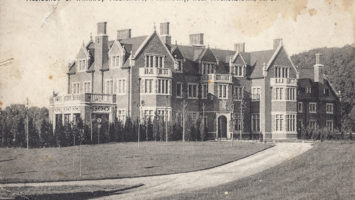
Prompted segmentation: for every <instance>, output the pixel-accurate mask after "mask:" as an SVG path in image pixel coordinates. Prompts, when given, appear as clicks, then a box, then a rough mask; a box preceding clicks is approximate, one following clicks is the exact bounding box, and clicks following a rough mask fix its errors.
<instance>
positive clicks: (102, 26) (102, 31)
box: [97, 22, 107, 35]
mask: <svg viewBox="0 0 355 200" xmlns="http://www.w3.org/2000/svg"><path fill="white" fill-rule="evenodd" d="M106 25H107V22H99V23H97V35H106Z"/></svg>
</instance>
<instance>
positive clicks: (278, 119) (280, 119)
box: [275, 114, 284, 131]
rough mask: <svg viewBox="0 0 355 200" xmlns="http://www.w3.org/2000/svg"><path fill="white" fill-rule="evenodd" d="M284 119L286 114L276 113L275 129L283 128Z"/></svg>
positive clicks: (280, 129)
mask: <svg viewBox="0 0 355 200" xmlns="http://www.w3.org/2000/svg"><path fill="white" fill-rule="evenodd" d="M283 120H284V116H283V115H282V114H276V115H275V131H282V130H283Z"/></svg>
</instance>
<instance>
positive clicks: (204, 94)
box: [201, 84, 208, 99]
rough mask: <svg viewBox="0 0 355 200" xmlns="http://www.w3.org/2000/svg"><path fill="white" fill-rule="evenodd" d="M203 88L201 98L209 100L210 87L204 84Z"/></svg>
mask: <svg viewBox="0 0 355 200" xmlns="http://www.w3.org/2000/svg"><path fill="white" fill-rule="evenodd" d="M201 87H202V94H201V97H202V99H207V94H208V85H207V84H202V85H201Z"/></svg>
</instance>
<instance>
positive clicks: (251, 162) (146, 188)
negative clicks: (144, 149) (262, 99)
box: [0, 143, 312, 199]
mask: <svg viewBox="0 0 355 200" xmlns="http://www.w3.org/2000/svg"><path fill="white" fill-rule="evenodd" d="M311 147H312V146H311V144H310V143H277V144H276V145H275V146H274V147H272V148H269V149H267V150H265V151H261V152H259V153H256V154H254V155H252V156H249V157H247V158H244V159H241V160H237V161H235V162H231V163H229V164H226V165H223V166H219V167H215V168H212V169H207V170H201V171H195V172H188V173H180V174H171V175H162V176H151V177H138V178H124V179H106V180H93V181H68V182H49V183H21V184H3V185H1V184H0V186H59V185H110V184H112V185H114V184H122V185H138V184H144V185H143V186H142V187H138V188H135V189H132V190H128V191H126V192H124V193H122V194H117V195H115V194H114V195H111V196H105V197H101V198H99V199H153V198H157V197H164V196H168V195H172V194H178V193H183V192H187V191H193V190H199V189H202V188H207V187H214V186H218V185H221V184H225V183H228V182H232V181H236V180H238V179H241V178H244V177H247V176H250V175H253V174H256V173H258V172H261V171H263V170H265V169H268V168H271V167H274V166H276V165H278V164H280V163H282V162H284V161H286V160H289V159H292V158H294V157H295V156H297V155H300V154H302V153H304V152H305V151H307V150H309V149H310V148H311Z"/></svg>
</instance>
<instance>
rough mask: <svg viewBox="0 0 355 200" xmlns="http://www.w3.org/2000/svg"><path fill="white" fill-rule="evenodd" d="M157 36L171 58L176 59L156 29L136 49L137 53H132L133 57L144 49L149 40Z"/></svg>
mask: <svg viewBox="0 0 355 200" xmlns="http://www.w3.org/2000/svg"><path fill="white" fill-rule="evenodd" d="M154 36H156V37H157V38H158V40H159V41H160V42H161V45H162V46H163V47H164V48H165V50H166V51H167V53H168V55H169V56H170V58H171V59H172V60H174V57H173V55H171V52H170V50H169V49H168V47H167V46H166V45H165V44H164V42H163V41H162V40H161V38H160V37H159V35H158V34H157V32H156V31H155V30H154V31H153V33H152V34H151V35H150V36H148V37H146V38H145V40H144V41H143V42H142V43H141V45H140V46H139V47H138V49H137V50H136V51H135V53H132V55H133V58H132V59H135V58H136V57H137V56H138V55H139V54H140V53H141V51H142V50H143V49H144V47H145V46H146V45H147V44H148V42H149V41H150V40H151V39H152V38H153V37H154Z"/></svg>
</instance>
